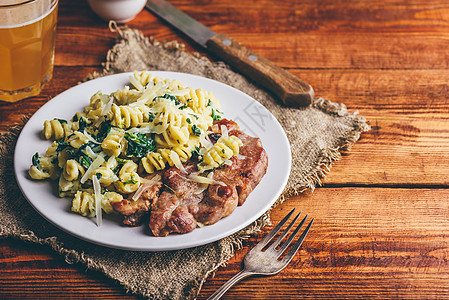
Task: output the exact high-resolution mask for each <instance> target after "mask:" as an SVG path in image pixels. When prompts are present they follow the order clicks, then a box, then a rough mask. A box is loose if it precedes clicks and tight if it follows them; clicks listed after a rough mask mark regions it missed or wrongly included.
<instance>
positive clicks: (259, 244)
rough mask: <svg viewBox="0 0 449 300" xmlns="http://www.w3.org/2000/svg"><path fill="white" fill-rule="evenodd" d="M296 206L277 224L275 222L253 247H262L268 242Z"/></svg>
mask: <svg viewBox="0 0 449 300" xmlns="http://www.w3.org/2000/svg"><path fill="white" fill-rule="evenodd" d="M295 209H296V208H293V209H292V210H291V211H290V212H289V213H288V214H287V215H286V216H285V217H284V218H283V219H282V221H281V222H279V224H277V225H276V226H275V227H274V228H273V229H272V230H271V231H270V232H269V233H268V234H267V235H266V236H265V237H264V238H263V239H262V240H261V241H260V242H259V243H258V244H257V245H256V246H255V247H254V248H256V247H257V248H260V249H261V248H263V247H265V245H266V244H268V243H269V242H270V241H271V239H272V238H273V237H274V236H275V235H276V233H278V232H279V230H280V229H281V227H282V226H284V224H285V222H287V220H288V219H290V216H291V215H292V214H293V212H294V211H295Z"/></svg>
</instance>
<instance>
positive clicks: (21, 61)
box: [0, 0, 58, 102]
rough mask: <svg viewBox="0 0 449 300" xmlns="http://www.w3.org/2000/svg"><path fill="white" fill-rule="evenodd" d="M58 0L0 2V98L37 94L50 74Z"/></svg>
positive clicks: (11, 0) (7, 100) (2, 0)
mask: <svg viewBox="0 0 449 300" xmlns="http://www.w3.org/2000/svg"><path fill="white" fill-rule="evenodd" d="M57 7H58V0H1V1H0V100H1V101H6V102H16V101H18V100H21V99H24V98H27V97H31V96H35V95H38V94H39V93H40V92H41V90H42V88H43V87H44V85H45V84H46V83H47V82H49V81H50V79H51V78H52V74H53V61H54V53H55V33H56V16H57V9H58V8H57Z"/></svg>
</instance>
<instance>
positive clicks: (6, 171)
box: [0, 27, 369, 299]
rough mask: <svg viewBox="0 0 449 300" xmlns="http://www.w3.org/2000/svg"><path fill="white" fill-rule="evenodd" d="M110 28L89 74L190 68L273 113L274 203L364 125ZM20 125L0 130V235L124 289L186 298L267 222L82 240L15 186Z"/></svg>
mask: <svg viewBox="0 0 449 300" xmlns="http://www.w3.org/2000/svg"><path fill="white" fill-rule="evenodd" d="M116 30H117V31H118V35H119V37H118V41H117V44H116V45H115V46H114V47H113V48H112V49H111V50H110V51H109V52H108V54H107V62H106V63H105V64H104V66H103V67H104V68H103V70H102V72H101V73H96V74H92V75H90V76H89V77H88V79H91V78H95V77H99V76H104V75H108V74H113V73H119V72H126V71H133V70H145V69H146V70H150V71H151V70H166V71H178V72H185V73H192V74H197V75H201V76H204V77H208V78H211V79H215V80H218V81H221V82H224V83H226V84H228V85H230V86H233V87H235V88H237V89H239V90H241V91H243V92H245V93H246V94H248V95H250V96H252V97H253V98H254V99H256V100H257V101H259V102H260V103H262V104H263V105H264V106H265V107H266V108H268V109H269V110H270V111H271V112H272V113H273V115H274V116H275V117H276V118H277V119H278V120H279V122H280V123H281V124H282V126H283V128H284V130H285V132H286V134H287V136H288V138H289V140H290V143H291V148H292V158H293V160H292V161H293V166H292V171H291V175H290V179H289V181H288V184H287V187H286V189H285V192H284V194H283V197H281V199H279V201H278V203H280V202H282V201H283V200H287V201H288V197H289V196H291V195H294V194H297V193H298V192H300V191H302V190H304V189H306V188H311V189H313V188H314V187H315V185H316V184H317V183H319V181H320V178H322V177H323V176H324V175H325V173H326V172H327V171H329V167H330V165H331V163H332V162H333V161H335V160H337V159H339V157H340V151H341V150H344V149H348V148H349V147H350V146H351V144H353V143H354V142H355V141H357V139H358V138H359V136H360V134H361V133H362V132H363V131H366V130H368V129H369V126H368V125H367V124H366V122H365V119H364V118H363V117H360V116H357V114H356V113H349V112H348V111H347V110H346V108H345V106H344V105H343V104H336V103H332V102H330V101H328V100H325V99H315V100H314V102H313V104H312V105H311V106H310V107H308V108H305V109H290V108H285V107H282V106H281V105H279V104H278V103H277V102H276V101H275V100H273V98H272V97H271V96H270V95H269V94H267V93H266V92H264V91H263V90H261V89H259V88H258V87H256V86H254V85H253V84H251V83H249V82H248V81H247V80H246V79H245V78H244V77H242V76H241V75H239V74H237V73H235V72H233V71H232V70H231V69H230V68H228V67H227V66H226V65H225V64H223V63H220V62H218V63H217V62H211V61H210V60H208V59H206V58H204V57H199V55H197V54H196V55H192V54H190V53H187V52H186V51H184V50H183V47H182V45H180V44H178V43H176V42H172V43H166V44H161V43H159V42H157V41H154V40H152V39H150V40H149V39H147V38H145V37H144V36H143V35H142V33H141V32H139V31H137V30H132V29H129V28H126V27H123V28H116ZM20 129H21V126H20V125H19V126H17V128H15V129H12V130H10V131H9V132H6V133H3V134H1V135H0V180H1V181H0V237H3V238H6V237H14V238H17V239H20V240H23V241H26V242H30V243H39V244H44V245H48V246H49V247H51V248H52V249H54V250H55V251H56V252H57V253H59V254H60V255H63V256H64V257H65V259H66V261H67V262H68V263H78V264H83V265H85V266H86V267H87V268H88V269H94V270H99V271H101V272H103V273H104V274H105V275H106V276H108V277H110V278H113V279H115V280H116V281H117V282H118V283H119V284H121V285H122V286H123V287H124V288H125V289H126V290H127V291H130V292H133V293H136V294H139V295H142V296H144V297H148V298H151V299H186V298H193V297H195V296H196V295H197V293H198V292H199V290H200V288H201V285H202V284H203V282H204V281H205V280H206V278H207V277H208V276H209V275H210V274H211V273H213V272H214V271H215V270H216V269H217V268H218V267H219V266H221V265H223V264H224V263H226V261H228V260H229V259H230V258H231V256H232V255H233V254H234V251H235V250H236V249H237V248H239V247H241V243H242V240H243V239H245V238H246V237H248V236H249V235H251V234H253V233H254V232H256V231H257V230H259V229H260V228H262V227H263V226H265V225H266V224H268V223H269V212H267V213H266V214H265V215H264V216H262V217H261V218H260V219H259V220H258V221H256V222H255V223H254V224H252V225H250V226H248V227H247V228H246V229H244V230H242V231H240V232H238V233H236V234H234V235H232V236H230V237H227V238H224V239H223V240H220V241H217V242H214V243H212V244H209V245H204V246H201V247H197V248H193V249H185V250H178V251H168V252H138V251H136V252H134V251H122V250H114V249H110V248H105V247H101V246H96V245H93V244H90V243H87V242H84V241H81V240H79V239H77V238H74V237H72V236H70V235H68V234H66V233H65V232H63V231H61V230H59V229H58V228H55V227H54V226H53V225H51V224H50V223H48V222H47V221H45V220H44V219H43V218H42V217H40V215H39V214H38V213H36V212H35V211H34V210H33V208H32V207H31V206H30V205H29V204H28V202H27V201H26V200H25V199H24V197H23V196H22V194H21V192H20V190H19V188H18V187H17V184H16V182H15V179H14V175H13V174H14V173H13V163H12V162H13V152H14V146H15V142H16V138H17V135H18V133H19V132H20ZM24 159H31V158H24ZM304 209H305V208H304Z"/></svg>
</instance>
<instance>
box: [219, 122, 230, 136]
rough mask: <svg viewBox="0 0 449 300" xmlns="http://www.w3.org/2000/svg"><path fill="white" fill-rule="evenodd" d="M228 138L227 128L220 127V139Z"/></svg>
mask: <svg viewBox="0 0 449 300" xmlns="http://www.w3.org/2000/svg"><path fill="white" fill-rule="evenodd" d="M228 136H229V134H228V127H226V126H225V125H221V137H222V138H227V137H228Z"/></svg>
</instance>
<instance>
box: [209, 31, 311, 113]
mask: <svg viewBox="0 0 449 300" xmlns="http://www.w3.org/2000/svg"><path fill="white" fill-rule="evenodd" d="M206 46H207V49H208V50H210V51H211V52H212V54H215V55H216V56H217V57H218V58H220V59H222V60H223V61H225V62H227V63H228V64H229V65H231V66H232V67H234V68H235V69H237V70H238V71H239V72H241V73H242V74H244V75H246V76H247V77H249V78H250V79H252V80H253V81H254V82H255V83H256V84H259V85H260V86H261V87H262V88H265V89H267V90H268V91H271V92H272V93H273V94H274V95H275V96H276V97H278V98H279V99H280V100H281V101H282V102H283V103H284V104H285V105H287V106H291V107H304V106H307V105H309V104H310V103H311V102H312V99H313V97H314V92H313V88H312V87H311V86H310V85H309V84H307V83H305V82H304V81H302V80H301V79H299V78H298V77H296V76H294V75H292V74H291V73H289V72H287V71H286V70H284V69H282V68H281V67H279V66H277V65H275V64H274V63H272V62H270V61H269V60H267V59H265V58H263V57H261V56H259V55H257V54H256V53H254V52H252V51H251V50H249V49H248V48H246V47H245V46H243V45H242V44H240V43H238V42H236V41H234V40H232V39H231V38H230V37H228V36H227V35H225V34H217V35H216V36H214V37H213V38H211V39H209V40H208V41H207V42H206Z"/></svg>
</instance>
